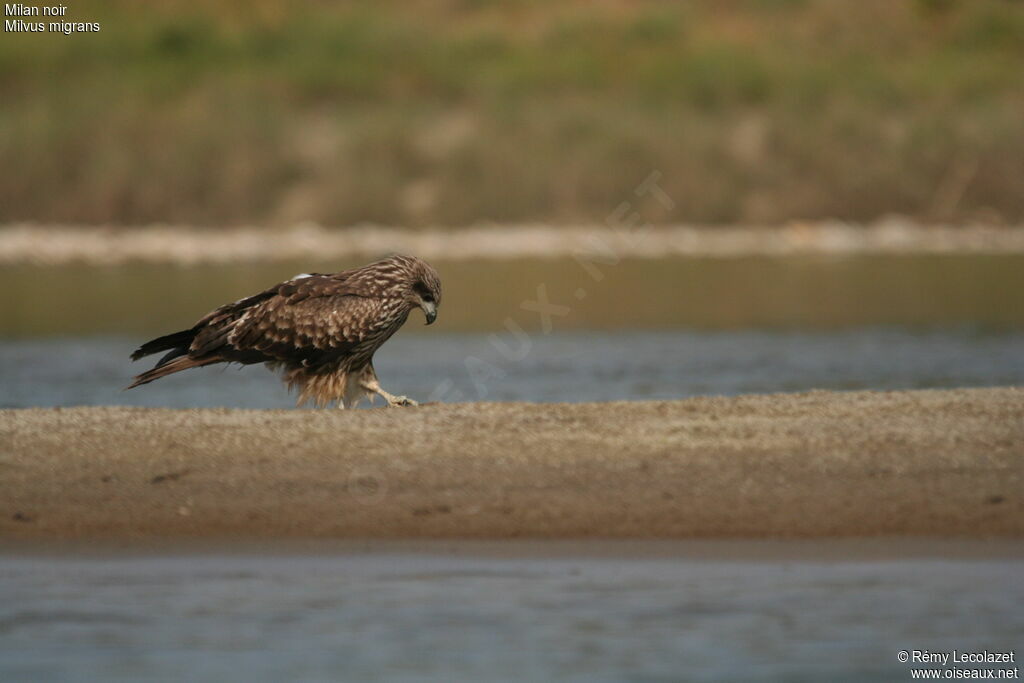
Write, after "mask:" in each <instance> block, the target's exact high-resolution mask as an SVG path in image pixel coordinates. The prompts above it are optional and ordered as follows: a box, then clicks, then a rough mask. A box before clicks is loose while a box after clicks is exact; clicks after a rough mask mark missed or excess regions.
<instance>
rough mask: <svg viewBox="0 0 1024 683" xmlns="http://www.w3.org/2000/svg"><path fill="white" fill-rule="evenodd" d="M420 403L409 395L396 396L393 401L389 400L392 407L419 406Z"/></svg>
mask: <svg viewBox="0 0 1024 683" xmlns="http://www.w3.org/2000/svg"><path fill="white" fill-rule="evenodd" d="M418 405H419V403H417V402H416V401H414V400H412V399H411V398H409V397H408V396H395V399H394V400H393V401H389V402H388V406H389V407H391V408H397V407H400V406H401V407H405V406H418Z"/></svg>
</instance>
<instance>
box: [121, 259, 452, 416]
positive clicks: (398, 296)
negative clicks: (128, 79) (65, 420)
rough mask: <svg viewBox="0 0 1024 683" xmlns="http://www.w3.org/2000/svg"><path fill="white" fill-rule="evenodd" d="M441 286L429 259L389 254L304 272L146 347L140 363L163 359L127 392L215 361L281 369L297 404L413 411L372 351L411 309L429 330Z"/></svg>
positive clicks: (135, 356) (136, 354)
mask: <svg viewBox="0 0 1024 683" xmlns="http://www.w3.org/2000/svg"><path fill="white" fill-rule="evenodd" d="M440 303H441V280H440V278H439V277H438V275H437V271H436V270H434V269H433V268H432V267H431V266H430V265H429V264H427V263H426V262H425V261H423V260H421V259H418V258H415V257H412V256H397V255H396V256H390V257H388V258H386V259H384V260H382V261H377V262H376V263H371V264H369V265H367V266H363V267H362V268H355V269H353V270H346V271H342V272H340V273H334V274H321V273H314V274H302V275H298V276H296V277H294V278H292V279H291V280H288V281H286V282H282V283H281V284H278V285H275V286H273V287H271V288H270V289H267V290H265V291H263V292H260V293H259V294H256V295H254V296H250V297H246V298H244V299H240V300H238V301H236V302H234V303H232V304H226V305H224V306H221V307H220V308H218V309H216V310H214V311H212V312H210V313H208V314H207V315H205V316H204V317H203V318H202V319H200V320H199V322H197V323H196V324H195V325H194V326H192V327H191V328H189V329H187V330H182V331H181V332H175V333H173V334H168V335H166V336H163V337H159V338H157V339H153V340H152V341H148V342H146V343H145V344H143V345H142V346H140V347H139V348H138V349H136V350H135V352H134V353H132V360H138V359H139V358H142V357H143V356H148V355H150V354H153V353H158V352H160V351H166V352H167V353H166V355H164V356H163V358H161V359H160V362H158V363H157V364H156V366H155V367H154V368H153V369H152V370H148V371H146V372H144V373H142V374H141V375H138V376H137V377H135V381H134V382H133V383H132V384H131V385H130V386H129V387H127V388H128V389H131V388H133V387H137V386H139V385H141V384H146V383H148V382H152V381H153V380H155V379H160V378H161V377H166V376H167V375H170V374H173V373H175V372H180V371H182V370H188V369H189V368H198V367H201V366H204V365H212V364H214V363H242V364H245V365H249V364H253V363H266V364H267V366H268V367H269V368H270V369H272V370H280V371H281V372H282V375H283V379H284V381H285V382H286V383H287V384H288V388H289V389H293V388H295V389H298V392H299V400H298V403H299V405H302V404H303V403H305V402H307V401H313V403H314V404H315V405H316V406H317V407H323V406H326V405H328V404H330V403H331V402H332V401H337V402H338V405H339V406H340V407H341V408H349V407H354V406H356V405H357V404H358V403H359V401H360V400H361V399H362V398H363V397H364V396H369V398H370V401H371V403H372V401H373V396H374V395H377V396H380V397H381V398H383V399H384V400H385V401H386V402H387V404H388V405H389V406H409V405H416V402H415V401H413V400H412V399H409V398H406V397H405V396H394V395H392V394H389V393H388V392H386V391H384V389H382V388H381V386H380V384H379V382H378V381H377V374H376V373H375V372H374V370H373V354H374V353H375V352H376V351H377V349H379V348H380V347H381V345H382V344H383V343H384V342H386V341H387V340H388V339H389V338H390V337H391V335H393V334H394V333H395V332H397V331H398V328H400V327H401V326H402V325H403V324H404V323H405V320H406V318H407V317H408V316H409V313H410V312H411V311H412V309H414V308H419V309H421V310H422V311H423V315H424V316H425V317H426V321H427V324H428V325H429V324H431V323H432V322H434V320H435V319H436V318H437V307H438V305H439V304H440Z"/></svg>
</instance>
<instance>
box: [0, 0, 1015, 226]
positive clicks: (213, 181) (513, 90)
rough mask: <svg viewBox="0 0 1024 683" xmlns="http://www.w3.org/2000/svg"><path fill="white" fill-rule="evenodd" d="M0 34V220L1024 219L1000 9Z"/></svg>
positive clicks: (363, 7)
mask: <svg viewBox="0 0 1024 683" xmlns="http://www.w3.org/2000/svg"><path fill="white" fill-rule="evenodd" d="M70 12H71V14H72V16H68V17H67V19H68V20H72V21H76V20H77V21H99V22H101V23H102V27H103V28H102V31H101V32H100V33H98V34H81V35H74V36H70V37H66V36H63V35H53V34H44V35H38V34H13V33H5V34H4V35H3V38H2V40H0V98H2V105H0V163H2V164H3V168H4V173H3V176H2V179H0V221H18V220H31V221H40V222H51V221H57V222H73V223H105V222H112V223H123V224H135V223H150V222H181V223H191V224H199V225H210V226H214V225H224V224H239V223H266V224H281V223H291V222H295V221H302V220H313V221H318V222H321V223H324V224H328V225H343V224H351V223H355V222H361V221H373V222H381V223H389V224H410V225H424V224H444V225H460V224H467V223H472V222H477V221H488V220H493V221H553V222H577V221H601V220H603V219H604V218H605V217H606V216H607V215H608V213H609V211H611V210H612V209H613V208H615V207H616V206H617V205H618V204H619V203H620V202H622V201H626V200H629V199H631V198H632V197H633V196H634V195H633V190H634V188H635V187H636V186H637V185H638V183H640V182H641V181H642V180H643V179H644V178H646V177H647V176H648V174H649V173H650V172H651V171H652V170H655V169H656V170H658V171H660V172H661V173H662V174H663V180H662V186H663V187H664V188H665V189H666V190H667V191H668V192H669V194H670V195H671V196H672V198H673V199H674V200H675V202H676V204H677V209H676V210H675V212H673V213H672V214H665V213H664V212H662V213H660V214H657V213H656V214H652V216H651V218H654V219H657V220H670V221H673V222H678V221H695V222H778V221H785V220H789V219H793V218H821V217H837V218H842V219H850V220H870V219H873V218H876V217H878V216H879V215H882V214H886V213H902V214H907V215H910V216H914V217H917V218H920V219H922V220H934V221H986V222H1020V221H1021V220H1022V219H1024V192H1022V188H1024V125H1022V121H1024V76H1022V73H1024V71H1022V65H1024V2H1020V1H1019V0H918V1H916V2H915V1H911V0H905V1H898V0H865V1H862V2H857V3H853V2H836V1H834V0H701V1H695V2H687V3H677V2H654V1H644V2H639V1H627V0H618V1H616V0H603V1H601V2H585V1H583V0H572V1H566V2H557V3H552V2H541V1H539V0H519V1H513V2H490V1H487V0H460V1H457V0H450V1H448V2H440V1H438V2H425V1H420V2H403V3H374V2H346V3H328V2H322V1H317V2H307V3H290V4H289V3H285V2H280V1H274V2H272V1H270V0H247V1H244V2H243V1H242V0H209V1H208V2H205V3H196V2H185V1H184V0H165V1H164V2H161V3H140V2H132V1H130V0H118V1H115V0H107V1H102V0H87V1H82V2H78V3H75V4H74V5H73V6H71V9H70Z"/></svg>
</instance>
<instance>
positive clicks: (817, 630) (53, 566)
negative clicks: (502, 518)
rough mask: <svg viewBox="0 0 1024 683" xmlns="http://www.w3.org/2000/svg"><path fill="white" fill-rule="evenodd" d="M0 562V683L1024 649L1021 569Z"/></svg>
mask: <svg viewBox="0 0 1024 683" xmlns="http://www.w3.org/2000/svg"><path fill="white" fill-rule="evenodd" d="M555 548H556V550H555V553H554V556H553V557H547V558H539V557H519V558H516V557H511V558H510V557H504V558H495V557H487V556H477V557H475V556H472V555H470V556H461V557H459V556H455V555H451V554H448V555H446V554H443V553H439V554H408V553H386V552H385V553H379V552H378V553H355V554H348V555H343V556H333V557H332V556H315V557H311V556H291V557H282V556H269V557H267V556H264V557H239V556H235V557H232V556H209V555H204V556H194V557H189V556H167V557H143V558H139V557H136V558H120V559H116V558H92V559H88V558H77V559H75V558H66V557H65V558H52V557H51V558H20V559H12V558H0V597H2V599H0V679H2V680H5V681H15V680H49V681H63V680H81V681H87V680H89V681H92V680H140V679H146V680H153V679H157V680H209V681H256V680H353V681H365V680H419V679H425V680H438V681H457V680H488V681H489V680H502V681H506V680H507V681H511V680H519V681H544V680H556V679H557V680H579V681H618V680H634V681H670V680H697V681H768V680H788V681H821V680H905V679H909V666H908V665H906V664H900V663H899V662H898V661H897V659H896V655H897V652H898V651H899V650H900V649H915V648H918V649H919V648H929V649H932V650H952V649H961V650H965V649H969V648H975V649H983V648H988V649H989V650H995V649H1003V650H1010V649H1013V648H1018V649H1019V647H1020V644H1021V643H1022V642H1024V613H1022V612H1021V610H1020V609H1019V607H1020V605H1021V604H1024V581H1021V580H1020V577H1021V569H1022V565H1021V563H1020V561H1019V560H1012V559H1006V560H999V559H989V560H985V561H978V560H966V559H960V560H941V559H922V558H917V559H913V558H910V559H904V560H886V561H839V562H837V561H820V560H818V561H816V560H806V559H804V560H796V561H782V560H779V559H763V560H741V561H736V560H721V559H693V558H692V557H691V558H685V557H660V558H659V557H638V558H633V559H630V558H629V553H628V551H627V552H626V553H625V555H623V556H620V557H618V558H616V559H609V558H608V557H573V556H571V555H569V556H565V555H560V554H559V553H558V552H557V546H556V547H555Z"/></svg>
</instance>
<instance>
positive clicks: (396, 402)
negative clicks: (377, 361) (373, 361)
mask: <svg viewBox="0 0 1024 683" xmlns="http://www.w3.org/2000/svg"><path fill="white" fill-rule="evenodd" d="M359 387H360V388H361V389H363V391H366V392H369V394H371V395H373V394H376V395H377V396H380V397H381V398H382V399H384V401H385V402H386V403H387V404H388V407H389V408H397V407H398V406H418V405H419V403H417V402H416V401H414V400H412V399H411V398H409V397H408V396H395V395H394V394H390V393H388V392H386V391H384V389H383V388H382V387H381V386H380V382H378V381H377V373H376V372H374V370H373V366H372V365H367V366H366V370H365V371H363V372H362V373H361V374H360V375H359ZM371 403H372V399H371Z"/></svg>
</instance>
